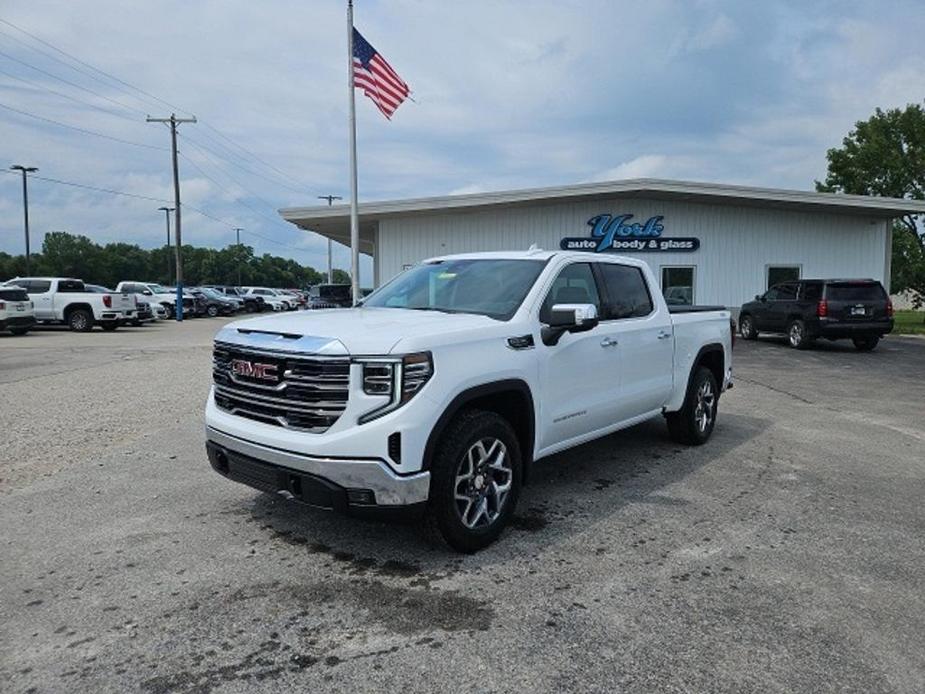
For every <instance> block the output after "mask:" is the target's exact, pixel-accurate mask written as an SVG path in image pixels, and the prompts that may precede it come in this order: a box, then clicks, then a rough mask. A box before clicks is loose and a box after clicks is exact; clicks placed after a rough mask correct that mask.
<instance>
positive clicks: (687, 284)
mask: <svg viewBox="0 0 925 694" xmlns="http://www.w3.org/2000/svg"><path fill="white" fill-rule="evenodd" d="M662 295H663V296H664V297H665V302H666V303H667V304H668V305H669V306H691V305H693V303H694V266H693V265H691V266H683V267H662Z"/></svg>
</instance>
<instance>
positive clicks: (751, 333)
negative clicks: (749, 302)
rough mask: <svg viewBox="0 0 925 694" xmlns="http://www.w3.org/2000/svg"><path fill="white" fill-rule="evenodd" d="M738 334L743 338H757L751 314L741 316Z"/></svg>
mask: <svg viewBox="0 0 925 694" xmlns="http://www.w3.org/2000/svg"><path fill="white" fill-rule="evenodd" d="M739 334H740V335H741V336H742V339H743V340H757V339H758V331H757V330H756V329H755V319H754V318H752V317H751V316H742V320H741V322H740V323H739Z"/></svg>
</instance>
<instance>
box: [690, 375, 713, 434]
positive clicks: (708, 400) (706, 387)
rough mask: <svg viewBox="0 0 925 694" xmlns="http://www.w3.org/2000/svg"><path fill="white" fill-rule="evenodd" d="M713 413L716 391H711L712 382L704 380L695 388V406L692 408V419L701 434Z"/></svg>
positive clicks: (706, 427) (707, 426)
mask: <svg viewBox="0 0 925 694" xmlns="http://www.w3.org/2000/svg"><path fill="white" fill-rule="evenodd" d="M715 415H716V393H714V392H713V384H712V383H710V382H709V381H704V382H703V383H701V384H700V387H699V388H698V389H697V407H695V408H694V421H695V422H696V423H697V429H698V430H699V431H700V433H701V434H702V433H704V432H705V431H706V430H707V429H708V428H709V426H710V424H711V423H712V422H713V417H714V416H715Z"/></svg>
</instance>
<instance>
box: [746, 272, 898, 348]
mask: <svg viewBox="0 0 925 694" xmlns="http://www.w3.org/2000/svg"><path fill="white" fill-rule="evenodd" d="M739 331H740V332H741V334H742V337H743V338H744V339H746V340H754V339H756V338H757V337H758V334H759V333H763V332H768V333H784V334H786V335H787V340H788V341H789V343H790V346H791V347H794V348H796V349H805V348H807V347H809V346H810V345H811V344H812V343H813V340H815V339H816V338H820V337H822V338H825V339H827V340H840V339H850V340H851V341H852V342H854V346H855V347H856V348H857V349H858V350H860V351H862V352H867V351H870V350H872V349H873V348H874V347H876V346H877V343H878V342H879V341H880V338H881V337H883V336H884V335H886V334H887V333H890V332H892V331H893V303H892V302H891V301H890V296H889V295H888V294H887V293H886V290H885V289H884V288H883V285H882V284H880V283H879V282H878V281H877V280H871V279H862V280H850V279H849V280H838V279H835V280H796V281H793V282H782V283H781V284H776V285H774V286H773V287H771V288H770V289H768V291H766V292H765V293H764V294H762V295H760V296H756V297H755V300H754V301H749V302H748V303H747V304H743V305H742V310H741V311H740V313H739Z"/></svg>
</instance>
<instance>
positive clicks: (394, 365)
mask: <svg viewBox="0 0 925 694" xmlns="http://www.w3.org/2000/svg"><path fill="white" fill-rule="evenodd" d="M354 362H356V363H359V364H362V366H363V392H364V393H366V394H367V395H384V396H386V397H388V398H389V401H388V403H386V404H385V405H382V406H381V407H377V408H376V409H374V410H370V411H369V412H367V413H366V414H363V415H361V416H360V424H365V423H366V422H371V421H372V420H374V419H378V418H379V417H382V416H383V415H386V414H388V413H389V412H392V411H394V410H397V409H398V408H399V407H401V406H402V405H404V404H405V403H406V402H408V401H409V400H410V399H411V398H413V397H414V396H415V395H416V394H417V392H418V391H419V390H421V388H423V387H424V384H425V383H427V381H429V380H430V377H431V376H432V375H433V373H434V365H433V360H432V359H431V355H430V352H418V353H416V354H406V355H404V356H400V357H399V356H395V357H358V358H356V359H354Z"/></svg>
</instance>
